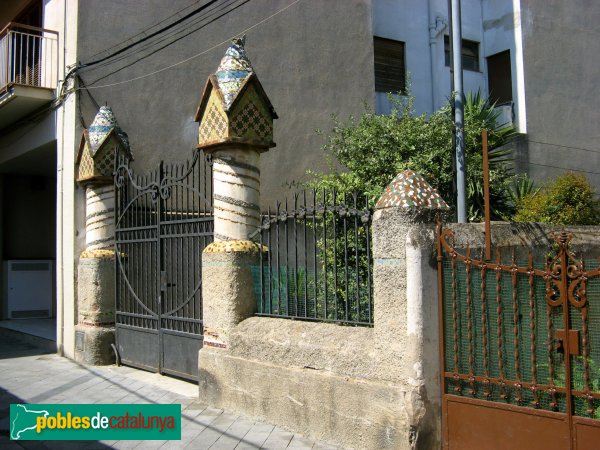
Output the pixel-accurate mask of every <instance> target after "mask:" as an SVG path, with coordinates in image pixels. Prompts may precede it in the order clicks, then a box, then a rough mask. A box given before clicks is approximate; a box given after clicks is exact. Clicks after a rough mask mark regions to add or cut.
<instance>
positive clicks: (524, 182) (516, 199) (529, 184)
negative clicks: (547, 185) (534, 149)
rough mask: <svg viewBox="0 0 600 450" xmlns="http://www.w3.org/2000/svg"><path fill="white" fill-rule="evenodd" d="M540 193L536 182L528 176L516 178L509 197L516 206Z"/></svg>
mask: <svg viewBox="0 0 600 450" xmlns="http://www.w3.org/2000/svg"><path fill="white" fill-rule="evenodd" d="M539 191H540V188H539V187H536V186H535V183H534V181H533V180H532V179H531V178H529V176H528V175H526V174H521V175H518V176H516V177H515V178H514V180H513V182H512V185H511V187H510V190H509V196H510V199H511V201H512V202H513V204H514V205H519V204H520V202H522V201H523V199H524V198H525V197H530V196H532V195H535V194H537V193H538V192H539Z"/></svg>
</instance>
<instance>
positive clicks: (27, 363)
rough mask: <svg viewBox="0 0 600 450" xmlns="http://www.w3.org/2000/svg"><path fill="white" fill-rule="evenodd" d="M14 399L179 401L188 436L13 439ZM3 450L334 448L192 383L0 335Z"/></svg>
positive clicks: (32, 401) (0, 442)
mask: <svg viewBox="0 0 600 450" xmlns="http://www.w3.org/2000/svg"><path fill="white" fill-rule="evenodd" d="M11 403H30V404H38V403H135V404H142V403H161V404H162V403H179V404H181V409H182V416H181V419H182V421H181V423H182V427H181V441H125V440H123V441H11V440H10V438H9V415H10V404H11ZM0 448H2V449H10V450H12V449H32V450H38V449H40V450H41V449H56V450H59V449H60V450H63V449H64V450H70V449H109V448H116V449H134V448H135V449H148V450H150V449H159V448H160V449H165V450H169V449H182V448H185V449H214V450H226V449H239V450H245V449H257V448H265V449H286V448H287V449H311V448H312V449H334V448H337V447H333V446H330V445H327V444H325V443H323V442H319V441H315V440H313V439H308V438H305V437H303V436H300V435H298V434H294V433H291V432H289V431H286V430H284V429H281V428H278V427H275V426H273V425H270V424H268V423H265V422H261V421H259V420H256V419H253V418H250V417H245V416H242V415H240V414H238V413H234V412H231V411H226V410H222V409H217V408H213V407H210V406H206V405H204V404H202V403H201V402H199V401H198V389H197V386H196V385H195V384H193V383H188V382H185V381H181V380H177V379H173V378H169V377H162V376H160V375H157V374H152V373H148V372H144V371H140V370H136V369H132V368H128V367H116V366H108V367H86V366H82V365H80V364H77V363H75V362H74V361H71V360H69V359H67V358H62V357H60V356H58V355H56V354H53V353H48V351H47V350H43V349H42V348H40V346H39V345H36V344H34V343H29V342H25V341H22V340H21V339H16V338H14V337H13V336H10V335H8V336H7V335H5V334H0Z"/></svg>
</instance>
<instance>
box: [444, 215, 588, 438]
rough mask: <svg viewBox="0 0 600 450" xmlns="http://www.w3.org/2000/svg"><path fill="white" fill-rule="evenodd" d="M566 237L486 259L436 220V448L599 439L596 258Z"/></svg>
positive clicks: (569, 237) (501, 251) (563, 235)
mask: <svg viewBox="0 0 600 450" xmlns="http://www.w3.org/2000/svg"><path fill="white" fill-rule="evenodd" d="M572 237H573V236H572V235H570V234H567V233H565V232H561V233H559V234H557V235H555V236H554V241H555V242H554V245H553V247H552V248H551V249H549V253H548V254H547V255H546V258H541V259H545V260H540V258H537V259H536V258H534V256H533V252H532V249H522V248H519V249H516V248H514V247H513V248H510V251H503V249H501V248H496V251H495V258H493V260H485V258H484V256H483V251H482V254H481V256H479V255H475V254H474V252H473V251H472V250H471V249H470V248H469V246H468V245H467V246H466V249H465V251H462V253H461V251H459V250H457V249H456V248H455V246H454V232H453V231H452V230H451V229H442V226H441V224H440V225H439V226H438V277H439V289H440V311H441V316H440V321H441V328H440V333H441V346H440V351H441V359H440V362H441V364H442V366H443V367H442V369H443V370H442V383H443V389H442V392H443V410H444V434H443V441H444V448H461V449H469V448H482V447H481V445H482V443H483V442H487V443H486V445H488V448H504V447H503V445H509V447H506V448H513V449H519V448H527V449H531V448H545V449H551V448H561V449H562V448H572V449H584V448H595V446H596V445H597V442H599V441H598V439H600V420H598V419H600V259H592V260H585V261H584V260H582V259H578V258H577V257H576V255H575V254H574V253H573V252H572V251H571V249H570V243H571V240H572ZM509 428H510V429H511V436H512V438H511V440H510V443H508V442H505V443H504V444H502V443H501V442H500V441H498V442H496V443H494V444H490V442H492V443H493V442H494V439H502V437H503V436H505V435H506V430H508V429H509ZM594 442H595V443H594ZM590 445H591V446H590Z"/></svg>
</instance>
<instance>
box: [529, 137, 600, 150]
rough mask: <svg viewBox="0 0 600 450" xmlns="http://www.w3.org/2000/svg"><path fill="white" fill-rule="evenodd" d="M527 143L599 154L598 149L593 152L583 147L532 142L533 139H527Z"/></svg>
mask: <svg viewBox="0 0 600 450" xmlns="http://www.w3.org/2000/svg"><path fill="white" fill-rule="evenodd" d="M527 142H534V143H536V144H542V145H551V146H552V147H562V148H570V149H573V150H581V151H584V152H590V153H600V149H596V150H594V149H591V148H585V147H575V146H573V145H564V144H553V143H552V142H543V141H534V140H533V139H527Z"/></svg>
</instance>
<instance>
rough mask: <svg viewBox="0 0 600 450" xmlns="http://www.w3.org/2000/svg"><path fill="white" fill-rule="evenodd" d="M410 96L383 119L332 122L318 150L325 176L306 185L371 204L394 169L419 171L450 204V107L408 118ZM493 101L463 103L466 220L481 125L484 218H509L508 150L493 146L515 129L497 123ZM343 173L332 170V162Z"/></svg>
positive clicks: (473, 205)
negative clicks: (486, 195) (485, 165)
mask: <svg viewBox="0 0 600 450" xmlns="http://www.w3.org/2000/svg"><path fill="white" fill-rule="evenodd" d="M413 102H414V98H413V97H411V96H407V97H404V100H403V101H402V100H396V101H395V109H394V111H393V112H392V114H390V115H387V116H385V115H378V114H373V113H372V112H365V113H363V114H362V115H361V116H360V117H359V118H358V119H356V118H354V117H350V118H349V119H348V120H347V121H340V120H339V119H337V118H334V124H333V129H332V131H331V133H330V134H329V136H327V140H326V142H325V145H324V146H323V150H324V152H325V154H326V155H327V156H329V160H330V163H331V164H330V170H329V172H328V173H318V172H309V176H310V180H309V182H308V183H307V185H308V186H309V187H314V188H317V189H336V190H337V191H338V192H353V191H357V192H359V193H360V194H361V195H366V196H368V198H369V199H370V201H371V203H372V204H374V202H376V201H377V199H378V198H379V196H380V195H381V193H382V192H383V190H384V189H385V187H386V186H387V185H388V183H389V182H390V181H391V180H392V179H393V178H394V177H395V176H396V175H397V174H398V173H399V172H401V171H403V170H407V169H411V170H414V171H415V172H418V173H420V174H421V175H422V176H423V177H425V179H426V180H427V181H428V182H429V183H430V184H431V185H432V186H433V187H435V188H437V189H438V191H439V193H440V195H441V196H442V198H443V199H444V200H446V202H447V203H448V204H449V205H450V206H452V207H453V206H454V205H455V202H456V198H455V197H456V194H455V192H454V188H453V183H454V173H453V159H454V157H453V148H452V131H453V121H452V114H451V108H450V105H446V106H444V107H443V108H442V109H440V110H439V111H436V112H434V113H433V114H431V115H429V116H426V115H424V114H423V115H420V116H415V115H414V109H413ZM494 106H495V105H494V104H493V103H490V102H489V100H488V99H485V98H483V97H482V96H481V95H479V94H474V95H471V94H470V95H468V96H467V97H466V98H465V128H464V140H465V153H466V158H467V180H466V184H467V186H466V187H467V203H468V208H469V210H468V215H469V219H470V220H475V221H477V220H482V218H483V171H482V152H481V131H482V129H484V128H486V129H487V130H488V136H489V148H490V149H491V150H490V197H491V203H492V218H494V219H500V218H507V217H512V215H513V213H514V209H513V204H512V202H511V201H510V196H509V192H510V183H511V180H512V175H511V173H510V168H509V166H508V165H507V164H506V161H507V159H508V158H507V156H508V155H507V154H508V151H506V150H501V149H497V147H499V146H501V145H503V144H505V143H506V142H508V141H509V140H510V139H511V138H512V137H514V136H515V134H516V132H515V129H514V128H513V127H512V126H500V125H499V122H498V115H499V113H498V112H497V111H495V110H494ZM338 164H341V166H343V167H344V168H345V169H346V170H345V171H340V170H339V165H338Z"/></svg>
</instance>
